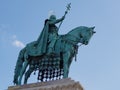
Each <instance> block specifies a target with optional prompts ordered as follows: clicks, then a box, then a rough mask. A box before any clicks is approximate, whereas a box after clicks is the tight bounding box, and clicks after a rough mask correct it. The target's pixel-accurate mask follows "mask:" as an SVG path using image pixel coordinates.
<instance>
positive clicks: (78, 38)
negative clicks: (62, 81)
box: [13, 26, 95, 85]
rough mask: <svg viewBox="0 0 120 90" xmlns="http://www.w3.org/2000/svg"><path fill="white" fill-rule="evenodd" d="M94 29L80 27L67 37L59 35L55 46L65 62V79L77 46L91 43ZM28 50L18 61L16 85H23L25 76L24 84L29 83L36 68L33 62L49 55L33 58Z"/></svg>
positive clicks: (23, 51)
mask: <svg viewBox="0 0 120 90" xmlns="http://www.w3.org/2000/svg"><path fill="white" fill-rule="evenodd" d="M94 28H95V27H86V26H80V27H77V28H74V29H73V30H71V31H70V32H68V33H67V34H65V35H59V38H58V39H57V41H56V44H55V54H56V55H58V56H59V58H60V61H62V62H63V65H62V67H61V68H62V69H63V71H64V73H63V78H67V77H68V73H69V67H70V65H71V62H72V59H73V57H74V56H75V55H76V53H77V49H78V48H77V47H78V45H77V44H78V43H81V44H84V45H87V44H88V43H89V40H90V38H91V37H92V36H93V34H94V33H95V31H94ZM27 48H28V46H26V47H25V48H23V49H22V50H21V51H20V53H19V56H18V60H17V63H16V67H15V74H14V81H13V82H14V84H16V85H21V81H22V77H23V75H24V74H25V79H24V84H26V83H27V80H28V78H29V77H30V74H31V73H32V72H33V71H34V70H35V69H34V68H31V65H32V64H31V63H32V62H35V60H40V59H42V58H43V57H45V56H46V57H47V55H43V56H32V55H31V54H30V53H28V51H27V50H28V49H27ZM29 48H30V47H29ZM31 48H33V47H31ZM53 57H54V56H53ZM28 66H29V69H28V71H26V69H27V67H28ZM51 67H52V66H51ZM38 68H39V67H38ZM25 72H26V73H25Z"/></svg>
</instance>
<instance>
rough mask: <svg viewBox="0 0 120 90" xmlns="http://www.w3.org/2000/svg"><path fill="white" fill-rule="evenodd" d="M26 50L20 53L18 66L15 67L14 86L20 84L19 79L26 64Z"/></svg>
mask: <svg viewBox="0 0 120 90" xmlns="http://www.w3.org/2000/svg"><path fill="white" fill-rule="evenodd" d="M25 51H26V48H23V49H22V50H21V51H20V52H19V56H18V59H17V62H16V66H15V70H14V80H13V83H14V84H18V77H19V75H20V71H21V69H22V65H23V62H24V54H25Z"/></svg>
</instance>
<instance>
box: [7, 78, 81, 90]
mask: <svg viewBox="0 0 120 90" xmlns="http://www.w3.org/2000/svg"><path fill="white" fill-rule="evenodd" d="M8 90H83V88H82V86H81V85H80V83H79V82H76V81H74V80H71V79H70V78H67V79H61V80H55V81H48V82H38V83H32V84H26V85H20V86H10V87H8Z"/></svg>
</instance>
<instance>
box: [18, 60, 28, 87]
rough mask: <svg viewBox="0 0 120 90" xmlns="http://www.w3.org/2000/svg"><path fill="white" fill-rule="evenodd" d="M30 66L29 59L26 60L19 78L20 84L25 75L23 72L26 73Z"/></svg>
mask: <svg viewBox="0 0 120 90" xmlns="http://www.w3.org/2000/svg"><path fill="white" fill-rule="evenodd" d="M27 66H28V61H27V60H25V62H24V64H23V67H22V69H21V72H20V77H19V80H18V85H21V81H22V77H23V74H24V73H25V71H26V68H27Z"/></svg>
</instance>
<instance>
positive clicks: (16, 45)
mask: <svg viewBox="0 0 120 90" xmlns="http://www.w3.org/2000/svg"><path fill="white" fill-rule="evenodd" d="M12 45H13V46H15V47H18V48H24V47H25V45H24V44H23V43H22V42H21V41H19V40H14V41H13V42H12Z"/></svg>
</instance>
